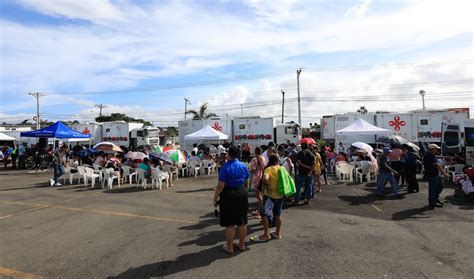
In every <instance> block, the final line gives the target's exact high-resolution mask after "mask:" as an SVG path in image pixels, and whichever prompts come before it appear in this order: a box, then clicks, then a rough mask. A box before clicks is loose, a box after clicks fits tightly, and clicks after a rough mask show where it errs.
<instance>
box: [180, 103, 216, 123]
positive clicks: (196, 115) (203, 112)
mask: <svg viewBox="0 0 474 279" xmlns="http://www.w3.org/2000/svg"><path fill="white" fill-rule="evenodd" d="M186 113H188V114H192V115H193V120H201V119H209V118H211V117H218V115H217V114H215V113H213V112H211V113H208V112H207V103H204V104H202V105H201V106H200V107H199V112H197V111H195V110H192V109H190V110H188V111H187V112H186Z"/></svg>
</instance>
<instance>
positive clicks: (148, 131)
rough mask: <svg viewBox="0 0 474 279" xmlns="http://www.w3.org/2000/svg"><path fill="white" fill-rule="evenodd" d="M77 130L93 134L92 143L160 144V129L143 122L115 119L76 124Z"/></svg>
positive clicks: (74, 127) (123, 144) (132, 145)
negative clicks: (145, 125)
mask: <svg viewBox="0 0 474 279" xmlns="http://www.w3.org/2000/svg"><path fill="white" fill-rule="evenodd" d="M72 128H73V129H74V130H76V131H79V132H82V133H85V134H90V135H92V143H93V144H96V143H99V142H101V141H109V142H113V143H115V144H116V145H118V146H125V147H127V148H128V147H137V146H140V145H147V144H150V145H157V144H159V141H160V138H159V129H158V128H156V127H144V126H143V123H133V122H125V121H113V122H102V123H88V124H75V125H72Z"/></svg>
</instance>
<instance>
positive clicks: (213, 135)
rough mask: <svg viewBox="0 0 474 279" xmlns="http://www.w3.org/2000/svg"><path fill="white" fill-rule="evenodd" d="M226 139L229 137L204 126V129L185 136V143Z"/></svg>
mask: <svg viewBox="0 0 474 279" xmlns="http://www.w3.org/2000/svg"><path fill="white" fill-rule="evenodd" d="M226 139H229V136H228V135H226V134H224V133H221V132H219V131H217V130H215V129H213V128H212V127H211V126H209V125H206V126H204V127H203V128H202V129H200V130H198V131H196V132H194V133H191V134H189V135H186V136H184V140H185V141H202V140H215V141H221V140H226Z"/></svg>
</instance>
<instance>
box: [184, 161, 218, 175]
mask: <svg viewBox="0 0 474 279" xmlns="http://www.w3.org/2000/svg"><path fill="white" fill-rule="evenodd" d="M178 168H179V170H180V171H181V176H183V177H184V176H185V175H186V172H188V176H194V177H196V176H197V175H198V174H201V175H204V174H206V173H207V175H211V174H212V173H213V172H216V169H217V165H216V163H215V162H214V161H212V160H202V161H201V162H197V161H188V162H186V163H182V164H181V165H178Z"/></svg>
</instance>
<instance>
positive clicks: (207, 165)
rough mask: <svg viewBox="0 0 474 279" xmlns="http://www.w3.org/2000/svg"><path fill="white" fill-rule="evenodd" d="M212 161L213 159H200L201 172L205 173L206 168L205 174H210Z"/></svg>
mask: <svg viewBox="0 0 474 279" xmlns="http://www.w3.org/2000/svg"><path fill="white" fill-rule="evenodd" d="M213 163H214V161H212V160H202V165H201V174H206V170H207V175H211V173H212V169H213Z"/></svg>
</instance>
